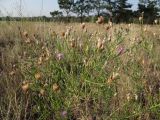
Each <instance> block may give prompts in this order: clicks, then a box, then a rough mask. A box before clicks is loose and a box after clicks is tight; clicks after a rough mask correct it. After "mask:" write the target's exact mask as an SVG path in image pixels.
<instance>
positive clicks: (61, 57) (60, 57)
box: [56, 53, 64, 61]
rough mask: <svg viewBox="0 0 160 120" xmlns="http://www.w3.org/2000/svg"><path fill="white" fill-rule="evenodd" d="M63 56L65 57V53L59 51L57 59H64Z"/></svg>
mask: <svg viewBox="0 0 160 120" xmlns="http://www.w3.org/2000/svg"><path fill="white" fill-rule="evenodd" d="M63 58H64V55H63V54H62V53H57V54H56V59H57V60H58V61H60V60H62V59H63Z"/></svg>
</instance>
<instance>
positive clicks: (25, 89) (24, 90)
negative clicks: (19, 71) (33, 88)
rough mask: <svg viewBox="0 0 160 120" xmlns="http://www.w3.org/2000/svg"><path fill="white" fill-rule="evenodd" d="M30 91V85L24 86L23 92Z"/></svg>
mask: <svg viewBox="0 0 160 120" xmlns="http://www.w3.org/2000/svg"><path fill="white" fill-rule="evenodd" d="M28 89H29V84H28V83H26V84H24V85H22V90H23V92H27V91H28Z"/></svg>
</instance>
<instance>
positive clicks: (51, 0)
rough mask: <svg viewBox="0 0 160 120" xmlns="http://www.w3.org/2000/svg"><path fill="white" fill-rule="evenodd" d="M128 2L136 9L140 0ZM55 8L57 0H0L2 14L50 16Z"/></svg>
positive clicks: (57, 8)
mask: <svg viewBox="0 0 160 120" xmlns="http://www.w3.org/2000/svg"><path fill="white" fill-rule="evenodd" d="M20 1H22V12H21V11H20ZM128 2H130V3H131V4H133V9H134V10H135V9H136V8H137V3H138V0H128ZM54 10H59V7H58V3H57V0H0V16H27V17H31V16H41V15H45V16H50V12H51V11H54ZM21 13H22V15H21Z"/></svg>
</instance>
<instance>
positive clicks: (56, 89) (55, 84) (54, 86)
mask: <svg viewBox="0 0 160 120" xmlns="http://www.w3.org/2000/svg"><path fill="white" fill-rule="evenodd" d="M52 89H53V91H58V90H59V86H58V84H57V83H54V84H53V86H52Z"/></svg>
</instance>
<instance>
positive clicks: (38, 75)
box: [34, 73, 42, 80]
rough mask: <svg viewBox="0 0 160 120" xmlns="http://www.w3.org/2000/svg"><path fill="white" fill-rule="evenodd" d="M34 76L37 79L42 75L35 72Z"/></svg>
mask: <svg viewBox="0 0 160 120" xmlns="http://www.w3.org/2000/svg"><path fill="white" fill-rule="evenodd" d="M34 77H35V78H36V80H39V79H40V78H41V77H42V75H41V73H36V74H35V76H34Z"/></svg>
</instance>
